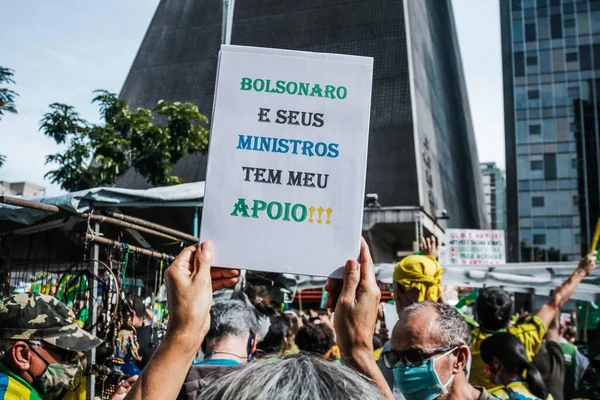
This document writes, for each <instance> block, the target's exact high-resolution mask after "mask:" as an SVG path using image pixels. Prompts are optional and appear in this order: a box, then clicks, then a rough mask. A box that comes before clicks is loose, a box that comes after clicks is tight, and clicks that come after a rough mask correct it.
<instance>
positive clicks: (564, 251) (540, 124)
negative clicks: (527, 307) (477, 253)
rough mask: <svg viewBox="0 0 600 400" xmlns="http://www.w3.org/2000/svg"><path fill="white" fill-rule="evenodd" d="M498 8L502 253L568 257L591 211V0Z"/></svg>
mask: <svg viewBox="0 0 600 400" xmlns="http://www.w3.org/2000/svg"><path fill="white" fill-rule="evenodd" d="M500 8H501V26H502V57H503V69H504V111H505V129H506V169H507V219H508V242H509V244H510V249H509V259H510V260H512V261H568V260H576V259H578V258H579V257H580V256H581V254H582V253H585V252H587V251H589V246H590V239H591V236H592V235H593V230H594V225H595V221H596V218H597V217H598V212H599V210H598V199H599V196H600V192H599V190H598V171H599V163H598V143H599V140H598V138H599V132H600V128H599V126H598V104H599V103H598V96H600V91H599V90H600V84H599V83H600V81H599V80H598V79H599V77H600V1H598V0H562V1H561V0H511V1H506V0H500Z"/></svg>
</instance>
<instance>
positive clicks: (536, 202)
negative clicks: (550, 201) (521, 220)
mask: <svg viewBox="0 0 600 400" xmlns="http://www.w3.org/2000/svg"><path fill="white" fill-rule="evenodd" d="M531 206H532V207H544V198H543V197H532V198H531Z"/></svg>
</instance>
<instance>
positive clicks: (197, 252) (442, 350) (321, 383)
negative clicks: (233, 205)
mask: <svg viewBox="0 0 600 400" xmlns="http://www.w3.org/2000/svg"><path fill="white" fill-rule="evenodd" d="M213 251H214V249H213V247H212V245H211V244H210V243H202V244H200V245H198V246H190V247H188V248H186V249H184V250H183V251H182V252H181V253H180V254H179V256H178V257H177V258H176V259H175V261H174V262H173V263H172V264H171V266H170V267H169V268H168V269H167V271H166V273H165V279H166V286H167V301H168V309H169V320H168V325H167V332H166V335H165V337H164V338H163V340H162V343H161V344H160V345H159V346H158V347H157V348H156V349H152V352H150V353H147V354H143V355H142V348H146V346H145V345H142V346H140V344H139V341H140V340H142V341H143V342H146V341H152V340H153V339H152V337H151V336H152V333H151V332H150V333H148V332H146V333H144V326H143V323H142V321H143V319H144V318H145V312H146V310H145V308H144V306H143V304H141V303H140V301H139V300H138V299H136V298H133V297H132V298H131V299H130V301H129V302H128V303H127V309H126V310H128V315H129V317H128V318H127V321H128V322H127V323H126V324H124V325H123V326H122V328H121V329H120V330H119V332H118V335H117V339H118V340H117V343H118V344H119V346H117V347H116V348H115V349H114V352H115V354H114V355H113V356H115V357H120V358H122V359H123V360H124V363H123V364H122V367H120V368H122V372H123V373H125V374H126V375H134V376H133V377H131V378H130V379H128V380H126V381H124V382H123V383H122V384H121V385H120V386H119V387H118V388H117V391H116V392H115V393H114V394H113V395H112V400H120V399H124V398H126V399H161V400H162V399H190V400H191V399H224V400H228V399H232V400H233V399H317V400H321V399H323V400H324V399H365V400H368V399H407V400H432V399H440V400H445V399H451V400H459V399H461V400H463V399H464V400H476V399H481V400H489V399H496V398H500V399H543V400H545V399H557V400H558V399H561V400H562V399H577V398H582V399H584V398H587V399H595V398H598V397H595V396H596V392H595V391H594V390H597V388H598V386H599V385H598V380H597V378H596V376H597V375H596V373H595V366H594V363H593V362H590V360H589V359H588V358H586V357H585V356H584V355H582V354H581V352H580V351H579V349H578V348H577V347H576V346H575V345H574V344H573V341H574V337H576V336H577V333H576V332H573V330H572V329H571V328H570V327H568V326H565V325H564V323H563V321H561V320H560V312H561V309H562V308H563V307H564V306H565V304H566V303H567V301H568V300H569V298H570V297H571V295H572V294H573V293H574V291H575V290H576V288H577V286H578V285H579V283H580V282H581V281H582V279H583V278H584V276H586V275H587V274H589V273H591V272H592V271H593V270H594V268H595V260H596V255H595V253H592V254H589V255H588V256H586V257H585V258H583V259H582V260H581V262H580V263H579V265H578V266H577V267H576V268H575V269H574V270H573V272H572V273H571V275H570V276H569V277H568V278H567V279H566V280H565V281H564V282H563V283H562V284H561V285H559V286H558V287H557V288H556V289H555V290H554V291H553V293H552V295H551V296H550V297H549V299H548V301H547V302H546V303H545V304H543V305H542V306H541V307H540V309H539V310H537V311H536V312H535V313H533V314H531V315H525V316H521V318H519V319H518V320H515V319H514V318H513V314H514V311H513V308H514V305H513V301H512V298H511V296H510V294H509V293H507V292H506V291H504V290H503V289H501V288H498V287H489V288H486V289H484V290H482V291H481V292H480V293H479V296H478V298H477V301H476V304H475V321H473V320H471V319H469V318H466V317H465V316H464V315H462V314H461V313H460V312H459V311H458V309H457V308H455V307H453V306H450V305H447V304H445V302H444V299H443V296H442V293H443V291H442V283H443V269H442V268H441V267H440V265H439V264H438V261H437V256H438V253H437V251H438V250H437V245H436V242H435V238H431V239H423V240H422V245H421V254H418V255H412V256H408V257H406V258H404V259H403V260H402V261H400V262H399V263H398V264H397V265H396V267H395V270H394V275H393V279H394V288H393V296H394V303H395V305H396V311H397V313H398V322H397V323H396V325H395V326H393V327H387V326H385V324H384V322H383V321H384V320H385V318H384V316H383V313H382V308H381V305H380V297H381V292H380V288H379V286H378V284H377V282H376V279H375V269H374V265H373V262H372V259H371V256H370V252H369V248H368V246H367V244H366V242H365V241H364V240H363V241H362V243H361V251H360V256H359V259H358V260H349V261H348V262H347V263H346V265H345V269H344V276H343V279H333V278H330V279H329V280H328V281H327V284H326V286H325V290H326V291H327V294H328V296H327V301H326V304H325V307H326V309H327V311H326V312H322V313H321V314H318V313H316V312H306V313H301V312H298V311H294V310H286V311H278V310H277V308H276V307H273V305H272V304H270V302H269V300H268V295H267V294H266V293H265V292H264V289H261V288H260V287H252V286H249V287H248V288H247V290H245V291H244V292H243V293H241V295H240V294H239V293H238V295H237V296H236V298H235V299H231V300H226V301H221V302H217V303H215V304H214V305H213V298H212V294H213V292H214V291H217V290H220V289H224V288H229V287H233V286H234V285H236V284H237V283H238V280H239V279H240V278H239V277H240V271H238V270H234V269H225V268H216V267H211V265H212V253H213ZM100 342H101V341H100V340H98V339H97V338H95V337H94V336H92V335H90V334H89V333H87V332H86V331H84V330H83V329H81V328H80V327H79V326H78V325H77V322H76V320H75V318H74V316H73V314H72V312H71V311H70V310H69V309H68V308H67V307H66V306H65V305H64V304H62V303H60V302H59V301H57V300H56V299H54V298H52V297H49V296H45V295H40V294H32V293H24V294H19V295H15V296H12V297H9V298H8V299H6V300H4V301H3V302H2V303H0V400H1V399H33V400H37V399H42V398H44V399H45V398H47V397H46V396H47V395H51V394H52V393H59V396H58V397H56V395H55V397H53V398H60V396H61V394H60V393H65V392H68V391H69V390H73V389H75V388H76V387H77V386H78V385H79V384H80V383H81V380H82V372H83V368H82V358H83V354H84V352H85V351H87V350H90V349H93V348H95V347H96V346H98V345H99V344H100ZM142 360H143V364H142V363H141V361H142ZM134 367H135V368H134ZM140 367H141V368H140Z"/></svg>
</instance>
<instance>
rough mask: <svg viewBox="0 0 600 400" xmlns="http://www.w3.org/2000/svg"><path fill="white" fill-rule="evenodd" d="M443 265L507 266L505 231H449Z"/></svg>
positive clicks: (441, 258) (442, 257)
mask: <svg viewBox="0 0 600 400" xmlns="http://www.w3.org/2000/svg"><path fill="white" fill-rule="evenodd" d="M440 261H441V263H442V264H443V265H498V264H506V249H505V242H504V231H502V230H477V229H447V230H446V246H445V247H444V251H443V254H442V255H440Z"/></svg>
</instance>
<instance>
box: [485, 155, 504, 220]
mask: <svg viewBox="0 0 600 400" xmlns="http://www.w3.org/2000/svg"><path fill="white" fill-rule="evenodd" d="M481 175H482V177H483V195H484V197H485V208H486V212H487V216H488V221H489V223H490V228H492V229H500V230H504V229H506V189H505V188H506V184H505V182H504V174H503V173H502V170H501V169H500V168H498V166H497V165H496V163H495V162H488V163H481Z"/></svg>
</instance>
